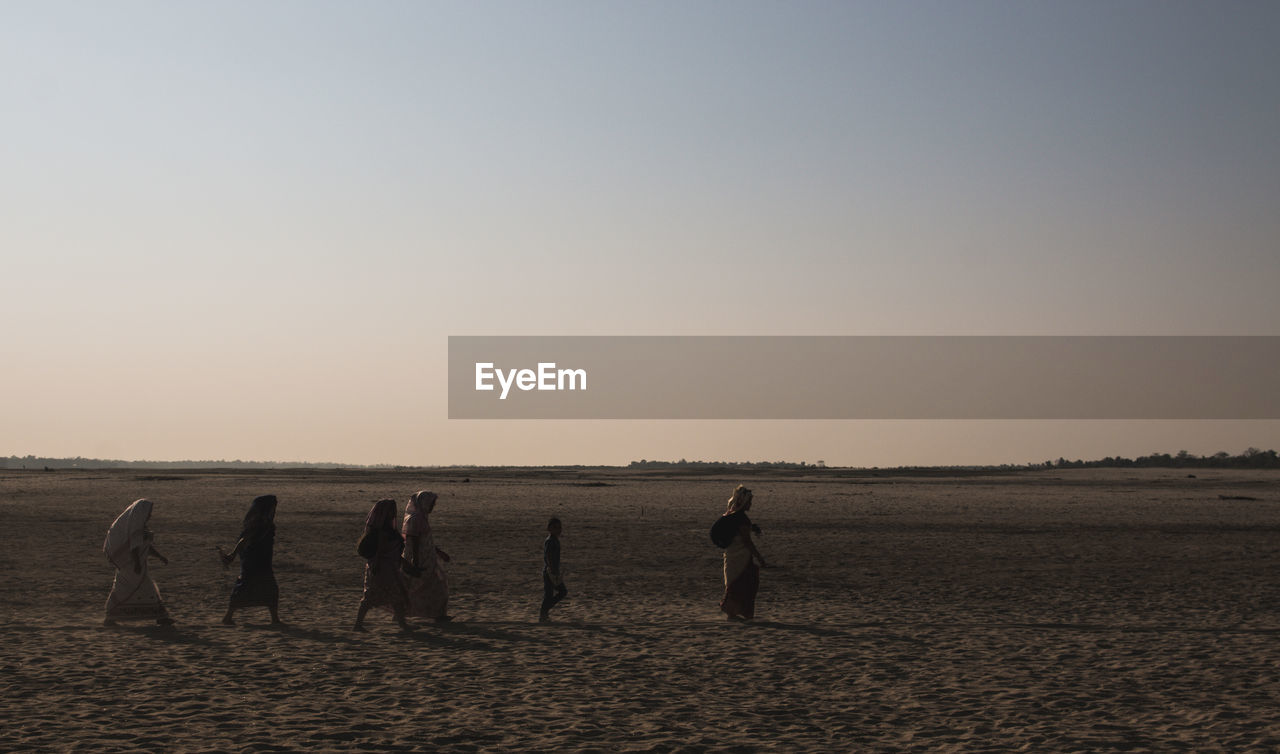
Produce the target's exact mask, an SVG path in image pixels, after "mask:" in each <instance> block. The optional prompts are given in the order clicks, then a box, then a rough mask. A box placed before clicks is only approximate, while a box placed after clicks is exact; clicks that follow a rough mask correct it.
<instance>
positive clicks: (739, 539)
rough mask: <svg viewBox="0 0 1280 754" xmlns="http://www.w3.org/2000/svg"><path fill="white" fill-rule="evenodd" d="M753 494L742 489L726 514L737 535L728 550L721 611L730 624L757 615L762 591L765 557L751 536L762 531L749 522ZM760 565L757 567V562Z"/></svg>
mask: <svg viewBox="0 0 1280 754" xmlns="http://www.w3.org/2000/svg"><path fill="white" fill-rule="evenodd" d="M750 509H751V490H749V489H747V488H746V487H743V486H742V485H738V487H737V489H735V490H734V491H733V497H731V498H729V505H728V507H727V508H726V510H725V512H724V517H725V518H728V519H729V521H728V523H729V524H730V526H731V528H732V531H733V540H732V541H731V542H730V543H729V546H728V547H726V548H725V550H724V597H723V598H722V599H721V600H720V609H721V610H723V611H724V614H725V617H727V618H728V619H729V620H750V619H752V618H754V617H755V614H756V592H757V591H758V590H759V589H760V568H764V565H765V563H764V556H763V555H761V554H760V551H759V550H757V549H756V546H755V543H753V542H752V541H751V532H752V531H753V530H754V531H757V532H758V531H760V530H759V529H758V528H756V527H755V525H754V524H752V523H751V519H750V518H747V511H748V510H750ZM757 560H758V561H760V566H759V567H756V563H755V561H757Z"/></svg>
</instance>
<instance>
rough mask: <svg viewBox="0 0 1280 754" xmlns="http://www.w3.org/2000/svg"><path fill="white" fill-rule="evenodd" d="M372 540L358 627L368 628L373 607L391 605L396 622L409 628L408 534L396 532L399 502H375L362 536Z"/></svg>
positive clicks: (402, 626)
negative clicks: (404, 557) (404, 570)
mask: <svg viewBox="0 0 1280 754" xmlns="http://www.w3.org/2000/svg"><path fill="white" fill-rule="evenodd" d="M366 538H368V539H367V540H366ZM369 540H371V541H372V542H373V547H372V548H371V550H370V553H369V554H368V555H367V556H366V560H367V563H366V564H365V567H364V595H363V596H362V597H361V598H360V609H359V611H357V612H356V625H355V630H357V631H363V630H364V616H365V614H366V613H368V612H369V608H371V607H385V608H387V609H388V610H390V611H391V613H392V615H394V616H395V619H396V623H398V624H400V627H401V628H403V629H406V630H408V628H409V624H408V623H406V622H405V620H404V609H405V605H406V603H407V602H408V599H407V597H406V595H405V591H404V580H403V578H402V577H401V575H400V560H401V554H402V553H403V552H404V537H402V536H400V532H398V531H396V501H394V500H392V499H390V498H387V499H384V500H379V501H378V502H377V503H374V506H373V508H372V509H371V510H370V511H369V515H368V517H367V518H365V520H364V537H362V538H361V541H362V542H363V541H369Z"/></svg>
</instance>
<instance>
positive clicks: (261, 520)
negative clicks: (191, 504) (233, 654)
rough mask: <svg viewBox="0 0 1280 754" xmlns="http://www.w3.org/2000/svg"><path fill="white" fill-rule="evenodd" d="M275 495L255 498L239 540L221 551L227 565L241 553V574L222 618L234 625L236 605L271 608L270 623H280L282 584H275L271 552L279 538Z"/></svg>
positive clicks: (223, 562)
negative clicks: (224, 550)
mask: <svg viewBox="0 0 1280 754" xmlns="http://www.w3.org/2000/svg"><path fill="white" fill-rule="evenodd" d="M275 520H276V496H275V495H262V496H261V497H257V498H254V500H253V504H252V505H250V506H249V512H248V513H246V514H245V516H244V524H243V526H242V527H241V531H240V540H239V541H238V542H236V546H235V548H233V549H232V550H231V552H229V553H224V552H222V550H221V549H219V550H218V553H219V554H220V555H222V567H223V568H226V567H227V566H229V565H231V561H233V560H235V558H236V555H239V556H240V578H238V579H236V585H235V587H234V588H233V589H232V590H231V603H230V604H229V605H227V614H226V615H224V616H222V622H223V624H225V625H228V626H234V625H235V620H234V616H235V612H236V609H237V608H241V607H251V606H261V607H265V608H267V609H268V610H270V611H271V624H272V625H274V626H278V625H281V622H280V613H279V609H278V608H279V603H280V588H279V587H278V586H277V585H276V575H275V572H274V571H273V570H272V568H271V556H272V552H273V550H274V549H275V541H276V523H275Z"/></svg>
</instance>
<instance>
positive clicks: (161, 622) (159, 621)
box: [156, 616, 174, 626]
mask: <svg viewBox="0 0 1280 754" xmlns="http://www.w3.org/2000/svg"><path fill="white" fill-rule="evenodd" d="M173 622H174V621H173V618H170V617H168V616H166V617H164V618H156V625H157V626H172V625H173Z"/></svg>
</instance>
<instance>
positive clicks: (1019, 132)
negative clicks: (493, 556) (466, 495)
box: [0, 0, 1280, 465]
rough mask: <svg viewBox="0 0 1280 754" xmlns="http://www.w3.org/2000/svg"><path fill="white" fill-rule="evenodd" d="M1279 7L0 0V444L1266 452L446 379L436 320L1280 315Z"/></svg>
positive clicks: (701, 329)
mask: <svg viewBox="0 0 1280 754" xmlns="http://www.w3.org/2000/svg"><path fill="white" fill-rule="evenodd" d="M1277 39H1280V4H1278V3H1275V2H1223V3H1203V2H1163V1H1162V2H1123V3H1121V2H1065V1H1063V2H1054V3H1050V2H1037V3H1017V2H1008V1H1002V2H951V1H949V0H948V1H946V2H877V3H862V2H845V1H838V2H786V3H783V2H759V3H756V2H743V1H740V0H734V1H733V2H646V3H623V2H588V1H587V0H581V1H579V2H537V3H527V2H503V3H495V2H456V3H447V2H418V1H414V2H370V3H351V2H340V3H328V2H315V1H313V0H307V1H306V2H267V3H260V2H253V3H249V2H223V1H220V2H204V3H198V2H182V3H170V2H160V1H159V0H156V1H154V2H123V1H115V2H109V3H89V2H70V3H64V2H47V1H44V0H41V1H40V2H34V1H33V2H19V1H17V0H12V1H10V2H5V3H3V4H0V70H3V72H4V73H3V75H0V98H3V117H0V259H2V261H3V266H2V267H0V316H3V321H4V327H3V332H4V342H3V359H4V362H3V363H4V366H3V370H2V371H0V395H3V402H2V403H0V455H8V454H20V455H25V454H27V453H34V454H37V455H51V456H75V455H84V456H98V457H112V458H135V459H137V458H147V459H183V458H195V459H218V458H226V459H232V458H243V459H258V460H310V461H325V460H334V461H346V462H356V463H378V462H389V463H403V464H451V463H482V464H503V463H548V464H551V463H626V462H628V461H630V460H633V459H639V458H672V459H676V458H680V457H686V458H705V459H741V460H760V459H769V460H774V459H787V460H796V461H799V460H808V461H814V460H817V459H823V460H825V461H826V462H827V463H829V464H853V465H898V464H914V463H984V462H992V463H1000V462H1025V461H1032V460H1043V459H1044V458H1050V457H1052V458H1056V457H1058V456H1059V455H1063V456H1067V457H1069V458H1074V457H1086V458H1088V457H1100V456H1104V455H1112V454H1117V453H1120V454H1125V455H1135V454H1143V453H1148V452H1153V451H1167V452H1173V451H1176V450H1178V449H1182V448H1185V449H1187V450H1190V451H1191V452H1194V453H1212V452H1214V451H1217V450H1220V449H1221V450H1228V451H1230V452H1233V453H1234V452H1239V451H1240V450H1243V449H1244V448H1245V447H1247V446H1250V445H1255V446H1259V447H1264V448H1265V447H1280V422H1187V423H1176V422H950V423H947V422H525V423H518V422H463V421H448V420H447V419H446V398H447V396H446V390H445V382H446V355H447V351H446V346H447V340H446V339H447V336H448V335H451V334H452V335H523V334H529V335H533V334H538V335H577V334H584V335H603V334H646V335H660V334H741V335H775V334H816V335H824V334H851V335H861V334H886V335H894V334H929V335H933V334H963V335H969V334H994V335H1003V334H1084V335H1092V334H1157V335H1163V334H1187V335H1203V334H1247V335H1254V334H1266V335H1275V334H1280V323H1278V315H1280V45H1278V44H1277V43H1276V40H1277ZM735 368H749V365H726V372H727V373H731V371H732V370H733V369H735Z"/></svg>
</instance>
